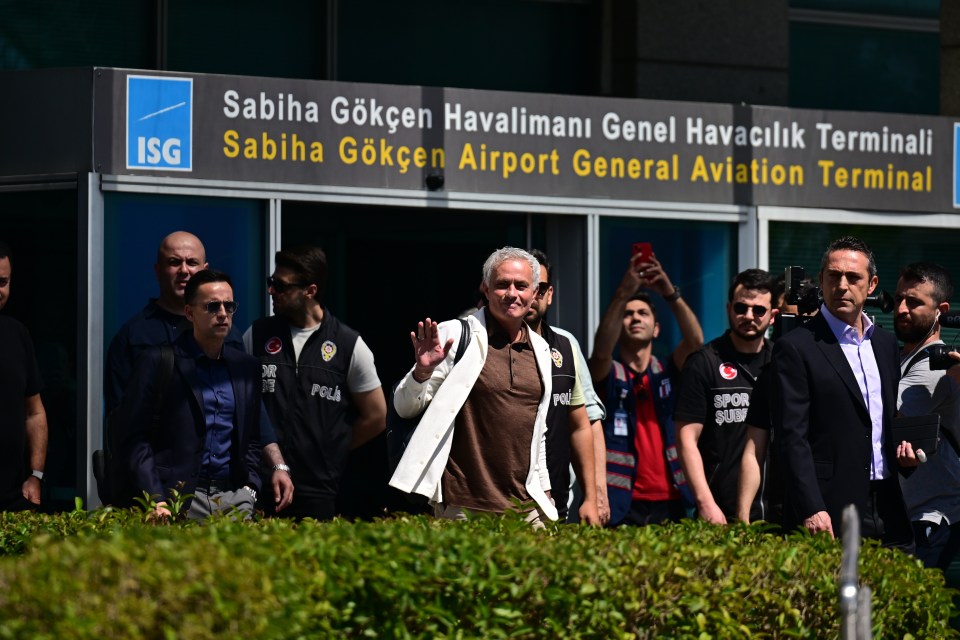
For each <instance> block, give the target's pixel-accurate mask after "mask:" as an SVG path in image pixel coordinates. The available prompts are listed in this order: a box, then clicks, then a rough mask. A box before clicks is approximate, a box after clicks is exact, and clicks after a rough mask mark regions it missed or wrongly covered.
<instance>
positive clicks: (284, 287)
mask: <svg viewBox="0 0 960 640" xmlns="http://www.w3.org/2000/svg"><path fill="white" fill-rule="evenodd" d="M306 286H308V285H307V284H305V283H302V282H284V281H283V280H277V279H276V278H274V277H273V276H270V277H269V278H267V289H269V288H271V287H273V290H274V291H276V292H277V293H286V292H287V291H289V290H290V289H296V288H301V289H302V288H303V287H306Z"/></svg>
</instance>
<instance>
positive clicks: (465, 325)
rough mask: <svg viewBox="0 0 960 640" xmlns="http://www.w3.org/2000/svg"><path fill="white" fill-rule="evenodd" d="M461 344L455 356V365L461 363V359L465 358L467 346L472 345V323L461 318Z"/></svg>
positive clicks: (459, 343)
mask: <svg viewBox="0 0 960 640" xmlns="http://www.w3.org/2000/svg"><path fill="white" fill-rule="evenodd" d="M460 328H461V331H460V342H458V343H457V354H456V355H455V356H453V364H457V363H458V362H460V358H462V357H463V352H464V351H466V349H467V345H468V344H470V323H469V322H467V321H466V319H464V318H460Z"/></svg>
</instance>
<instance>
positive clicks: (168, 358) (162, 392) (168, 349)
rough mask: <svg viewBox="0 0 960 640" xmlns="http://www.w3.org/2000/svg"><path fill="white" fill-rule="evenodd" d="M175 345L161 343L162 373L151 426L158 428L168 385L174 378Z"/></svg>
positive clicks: (158, 383) (154, 399)
mask: <svg viewBox="0 0 960 640" xmlns="http://www.w3.org/2000/svg"><path fill="white" fill-rule="evenodd" d="M173 364H174V356H173V345H172V344H163V345H160V368H159V373H160V375H159V376H158V377H157V387H156V389H155V391H154V396H153V415H152V416H151V419H150V427H151V428H152V429H157V428H158V427H159V424H160V414H161V412H163V402H164V400H165V396H166V395H167V387H169V386H170V379H171V378H173Z"/></svg>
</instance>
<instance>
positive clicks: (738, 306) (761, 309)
mask: <svg viewBox="0 0 960 640" xmlns="http://www.w3.org/2000/svg"><path fill="white" fill-rule="evenodd" d="M747 309H753V317H754V318H762V317H763V316H765V315H767V311H769V309H767V308H766V307H765V306H763V305H762V304H755V305H753V306H751V305H749V304H746V303H743V302H734V303H733V312H734V313H736V314H737V315H738V316H742V315H746V313H747Z"/></svg>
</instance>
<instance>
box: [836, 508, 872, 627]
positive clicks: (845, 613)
mask: <svg viewBox="0 0 960 640" xmlns="http://www.w3.org/2000/svg"><path fill="white" fill-rule="evenodd" d="M859 555H860V516H859V515H858V514H857V508H856V507H855V506H854V505H852V504H850V505H847V507H846V508H845V509H844V510H843V557H842V559H841V561H840V637H841V638H843V640H857V639H859V638H860V637H861V636H859V635H858V634H857V594H858V591H859V588H858V586H857V560H858V558H859ZM867 628H868V629H869V622H868V624H867Z"/></svg>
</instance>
